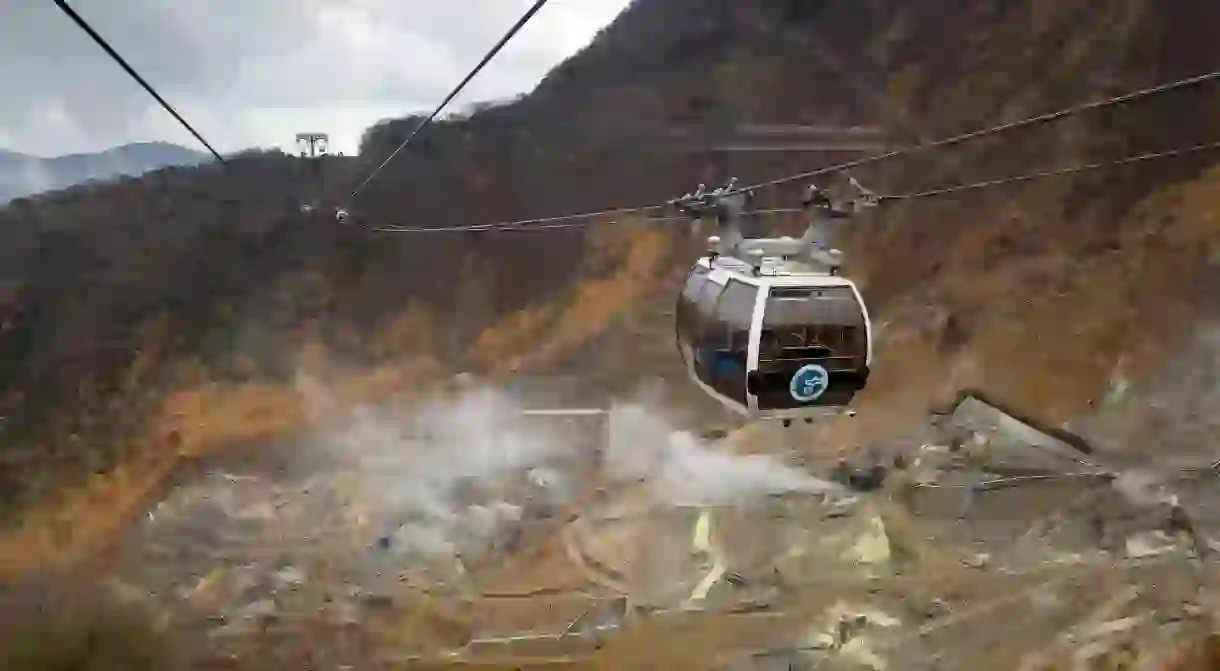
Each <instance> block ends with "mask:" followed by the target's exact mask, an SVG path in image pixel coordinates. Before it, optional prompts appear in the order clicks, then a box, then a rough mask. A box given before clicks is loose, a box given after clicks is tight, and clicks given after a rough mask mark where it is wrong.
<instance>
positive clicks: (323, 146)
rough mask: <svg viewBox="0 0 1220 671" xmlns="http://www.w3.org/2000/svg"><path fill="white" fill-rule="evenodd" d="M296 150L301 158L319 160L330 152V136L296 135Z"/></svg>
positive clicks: (321, 134)
mask: <svg viewBox="0 0 1220 671" xmlns="http://www.w3.org/2000/svg"><path fill="white" fill-rule="evenodd" d="M297 150H298V151H300V153H301V158H320V157H323V156H326V155H327V154H328V153H329V152H330V136H329V135H327V134H326V133H297Z"/></svg>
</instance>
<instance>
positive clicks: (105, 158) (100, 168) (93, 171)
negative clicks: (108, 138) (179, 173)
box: [0, 142, 208, 202]
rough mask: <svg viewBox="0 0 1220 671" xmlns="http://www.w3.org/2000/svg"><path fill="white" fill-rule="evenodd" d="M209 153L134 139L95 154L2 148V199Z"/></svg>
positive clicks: (199, 159) (196, 159)
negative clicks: (52, 154)
mask: <svg viewBox="0 0 1220 671" xmlns="http://www.w3.org/2000/svg"><path fill="white" fill-rule="evenodd" d="M206 160H208V157H207V155H206V154H204V153H201V152H197V151H194V150H192V149H187V148H186V147H180V146H178V145H176V144H169V143H167V142H135V143H132V144H125V145H122V146H119V147H115V148H113V149H108V150H106V151H103V152H98V153H94V154H67V155H64V156H55V157H52V158H39V157H37V156H29V155H26V154H19V153H16V152H10V151H3V150H0V202H4V201H8V200H11V199H13V198H19V197H22V196H28V195H31V194H35V193H40V192H43V191H54V190H56V189H63V188H66V187H69V186H72V185H73V184H80V183H82V182H87V181H89V180H94V179H96V180H107V179H113V178H115V177H134V176H136V175H142V174H144V173H146V172H148V171H150V170H156V169H157V168H164V167H166V166H191V165H197V164H199V163H203V162H205V161H206Z"/></svg>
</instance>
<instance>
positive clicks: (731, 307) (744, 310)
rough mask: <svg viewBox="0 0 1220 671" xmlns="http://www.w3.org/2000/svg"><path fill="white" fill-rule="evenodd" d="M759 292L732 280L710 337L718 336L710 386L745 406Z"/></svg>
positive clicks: (725, 291)
mask: <svg viewBox="0 0 1220 671" xmlns="http://www.w3.org/2000/svg"><path fill="white" fill-rule="evenodd" d="M757 295H758V288H757V287H755V286H754V285H751V284H746V283H745V282H740V281H737V280H733V279H730V280H729V282H728V284H727V285H726V286H725V288H724V291H723V292H721V294H720V300H719V302H718V303H717V304H716V312H715V317H714V319H713V320H712V322H711V323H710V324H709V327H708V331H709V335H711V334H712V332H714V333H715V336H714V340H710V341H709V342H712V343H714V346H713V351H714V352H715V354H714V358H713V365H712V366H711V370H710V371H709V372H710V374H711V379H710V380H708V381H707V382H708V384H710V385H711V387H712V388H713V389H715V390H716V391H717V392H719V393H721V394H723V395H725V396H727V397H729V398H731V399H733V400H735V401H738V402H739V403H745V402H746V360H747V357H748V356H749V351H750V322H751V320H752V319H753V317H754V301H755V297H756V296H757Z"/></svg>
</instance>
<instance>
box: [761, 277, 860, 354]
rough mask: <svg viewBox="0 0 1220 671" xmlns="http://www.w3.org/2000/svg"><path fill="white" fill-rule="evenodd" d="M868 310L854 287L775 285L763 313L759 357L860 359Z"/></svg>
mask: <svg viewBox="0 0 1220 671" xmlns="http://www.w3.org/2000/svg"><path fill="white" fill-rule="evenodd" d="M867 347H868V343H867V333H866V332H865V328H864V313H863V311H862V310H861V308H860V304H859V302H858V301H857V300H856V295H855V293H854V292H853V291H852V290H851V287H775V288H773V289H772V290H771V293H770V295H769V296H768V297H767V306H766V311H765V312H764V314H763V324H762V334H761V337H760V342H759V359H760V360H766V361H774V360H784V359H805V358H811V357H812V358H820V357H835V358H843V357H846V358H852V359H854V358H857V357H863V356H864V355H865V354H866V351H867Z"/></svg>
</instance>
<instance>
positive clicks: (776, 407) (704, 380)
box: [676, 254, 873, 423]
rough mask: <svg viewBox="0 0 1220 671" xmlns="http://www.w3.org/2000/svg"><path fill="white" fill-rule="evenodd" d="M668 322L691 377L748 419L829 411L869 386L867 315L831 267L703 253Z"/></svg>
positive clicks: (857, 297)
mask: <svg viewBox="0 0 1220 671" xmlns="http://www.w3.org/2000/svg"><path fill="white" fill-rule="evenodd" d="M676 317H677V320H676V321H677V324H676V331H677V334H676V335H677V341H678V349H679V351H680V352H681V355H682V359H683V361H684V362H685V365H686V369H687V371H688V372H689V374H690V376H691V378H692V379H693V380H694V381H695V383H696V384H698V385H699V386H700V387H702V388H703V390H704V391H705V392H707V393H708V394H710V395H711V396H713V397H714V398H716V399H717V400H719V401H720V402H722V403H723V404H724V405H726V406H728V407H729V408H731V409H732V410H734V411H736V412H738V413H740V414H743V415H746V416H749V417H751V418H754V419H780V420H787V421H791V420H793V419H806V420H808V419H812V418H815V417H820V416H824V415H828V414H835V413H838V412H840V411H842V410H844V409H845V408H846V407H847V406H848V405H849V404H850V403H851V401H852V399H853V398H854V397H855V396H856V394H857V393H858V392H860V391H861V390H862V389H864V387H865V385H866V384H867V382H868V375H869V367H870V365H871V364H872V355H873V352H872V325H871V323H870V322H869V317H868V309H867V308H866V307H865V304H864V301H863V299H862V298H861V297H860V293H859V291H857V289H856V286H855V284H854V283H852V282H851V280H848V279H845V278H843V277H840V276H838V275H836V274H835V271H834V270H833V269H826V268H821V269H819V268H817V267H811V266H810V265H807V264H804V263H801V262H798V261H793V260H789V259H786V258H778V259H764V260H762V261H760V262H759V263H747V262H745V261H742V260H740V259H737V258H734V257H732V256H724V255H716V254H711V255H709V256H705V257H703V258H701V259H699V261H698V262H696V263H695V265H694V267H693V268H691V271H690V274H689V275H688V276H687V278H686V282H685V284H684V286H683V288H682V293H681V295H680V297H679V299H678V305H677V315H676ZM787 421H785V423H787Z"/></svg>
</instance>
